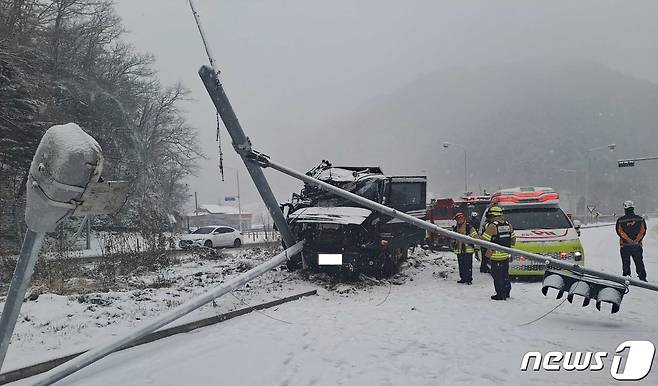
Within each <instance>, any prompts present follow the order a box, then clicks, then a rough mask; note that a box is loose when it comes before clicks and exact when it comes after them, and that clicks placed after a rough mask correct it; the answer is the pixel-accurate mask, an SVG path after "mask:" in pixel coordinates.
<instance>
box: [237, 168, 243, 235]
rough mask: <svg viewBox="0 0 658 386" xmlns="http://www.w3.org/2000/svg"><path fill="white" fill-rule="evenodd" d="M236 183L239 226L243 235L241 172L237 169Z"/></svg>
mask: <svg viewBox="0 0 658 386" xmlns="http://www.w3.org/2000/svg"><path fill="white" fill-rule="evenodd" d="M235 181H236V182H237V185H238V224H239V226H240V234H242V203H241V201H240V200H241V197H240V171H239V170H238V169H237V168H236V169H235Z"/></svg>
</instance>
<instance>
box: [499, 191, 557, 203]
mask: <svg viewBox="0 0 658 386" xmlns="http://www.w3.org/2000/svg"><path fill="white" fill-rule="evenodd" d="M530 189H532V191H529V190H530ZM559 200H560V195H559V194H558V193H557V192H556V191H555V190H553V189H551V188H537V190H535V189H534V188H519V189H518V190H517V189H506V190H502V191H500V192H496V193H495V194H494V195H493V197H492V198H491V202H493V203H500V204H505V203H516V204H531V203H549V202H553V201H555V203H557V202H559Z"/></svg>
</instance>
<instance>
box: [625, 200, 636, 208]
mask: <svg viewBox="0 0 658 386" xmlns="http://www.w3.org/2000/svg"><path fill="white" fill-rule="evenodd" d="M624 209H635V204H633V201H624Z"/></svg>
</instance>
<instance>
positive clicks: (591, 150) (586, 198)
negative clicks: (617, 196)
mask: <svg viewBox="0 0 658 386" xmlns="http://www.w3.org/2000/svg"><path fill="white" fill-rule="evenodd" d="M616 147H617V144H614V143H611V144H609V145H607V146H600V147H595V148H592V149H589V150H587V151H586V152H585V156H586V158H587V166H586V168H585V210H586V213H585V215H586V217H587V218H588V219H589V218H590V216H589V215H588V213H589V173H590V167H591V164H592V158H591V154H592V152H595V151H598V150H605V149H608V150H610V151H611V152H612V151H614V150H615V148H616ZM588 222H589V221H588Z"/></svg>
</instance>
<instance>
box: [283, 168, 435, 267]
mask: <svg viewBox="0 0 658 386" xmlns="http://www.w3.org/2000/svg"><path fill="white" fill-rule="evenodd" d="M307 174H308V175H310V176H312V177H315V178H318V179H319V180H321V181H324V182H327V183H329V184H331V185H334V186H337V187H340V188H342V189H345V190H347V191H349V192H352V193H354V194H357V195H359V196H362V197H365V198H367V199H370V200H372V201H375V202H377V203H380V204H383V205H386V206H389V207H392V208H395V209H397V210H399V211H402V212H405V213H407V214H410V215H412V216H416V217H418V218H423V217H424V216H425V199H426V186H427V178H426V177H425V176H386V175H384V173H383V172H382V171H381V169H380V168H379V167H367V166H333V165H331V163H329V162H328V161H323V162H322V163H321V164H320V165H319V166H318V167H316V168H314V169H312V170H310V171H309V172H308V173H307ZM286 206H288V209H289V210H287V211H286V214H287V221H288V224H289V226H290V228H291V230H292V232H293V234H294V235H295V237H296V238H297V239H298V240H302V239H303V240H305V241H306V243H305V245H304V250H303V252H302V254H301V255H302V259H304V261H303V264H302V261H295V262H291V264H289V268H290V267H291V266H292V268H296V267H298V266H300V265H304V266H306V267H307V268H308V269H310V270H313V271H325V272H329V273H341V272H346V273H360V272H364V273H370V274H375V275H388V274H391V273H393V272H394V271H395V270H396V269H397V265H398V263H399V262H400V261H402V260H404V259H406V257H407V254H408V250H409V248H410V247H414V246H416V245H418V244H420V243H422V241H423V238H424V232H423V230H422V229H419V228H417V227H415V226H413V225H410V224H407V223H405V222H402V221H400V220H397V219H394V218H391V217H389V216H386V215H383V214H381V213H378V212H373V211H371V210H370V209H367V208H363V207H360V206H358V204H356V203H354V202H352V201H349V200H347V199H344V198H342V197H339V196H336V195H334V194H332V193H330V192H326V191H324V190H322V189H320V188H318V187H316V186H314V185H308V184H306V185H304V188H303V189H302V190H301V192H300V193H298V194H297V193H296V194H294V195H293V197H292V200H291V202H290V203H289V204H286Z"/></svg>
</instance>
